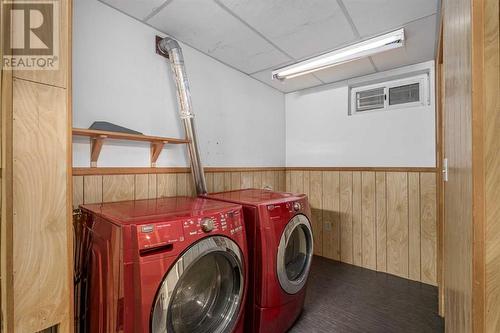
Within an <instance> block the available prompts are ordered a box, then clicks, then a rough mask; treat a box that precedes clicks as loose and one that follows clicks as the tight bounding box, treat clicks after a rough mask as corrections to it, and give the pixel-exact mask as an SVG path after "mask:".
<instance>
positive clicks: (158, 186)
mask: <svg viewBox="0 0 500 333" xmlns="http://www.w3.org/2000/svg"><path fill="white" fill-rule="evenodd" d="M205 175H206V181H207V187H208V191H209V192H222V191H229V190H238V189H241V188H252V187H254V188H270V189H274V190H277V191H285V168H205ZM182 195H188V196H192V195H194V186H193V184H192V178H191V175H190V171H189V169H188V168H137V169H135V170H134V168H81V169H78V168H75V169H74V176H73V207H78V205H80V204H83V203H85V204H88V203H100V202H110V201H121V200H134V199H148V198H161V197H169V196H182Z"/></svg>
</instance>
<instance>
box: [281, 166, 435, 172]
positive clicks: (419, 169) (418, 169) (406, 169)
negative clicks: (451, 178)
mask: <svg viewBox="0 0 500 333" xmlns="http://www.w3.org/2000/svg"><path fill="white" fill-rule="evenodd" d="M286 171H385V172H437V171H438V169H437V168H436V167H287V168H286Z"/></svg>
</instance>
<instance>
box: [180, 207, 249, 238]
mask: <svg viewBox="0 0 500 333" xmlns="http://www.w3.org/2000/svg"><path fill="white" fill-rule="evenodd" d="M242 223H243V221H242V217H241V212H240V211H239V210H236V211H227V212H223V213H217V214H213V215H209V216H204V217H198V218H195V219H189V220H185V221H184V222H183V228H184V235H185V236H186V237H190V236H191V237H197V236H200V235H204V234H210V233H229V234H230V235H234V234H236V233H238V232H242V231H243V226H242Z"/></svg>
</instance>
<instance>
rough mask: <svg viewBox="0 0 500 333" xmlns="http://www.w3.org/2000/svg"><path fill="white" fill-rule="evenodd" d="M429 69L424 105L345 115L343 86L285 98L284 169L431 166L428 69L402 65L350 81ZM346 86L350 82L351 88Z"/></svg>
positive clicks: (432, 139) (431, 114) (430, 66)
mask: <svg viewBox="0 0 500 333" xmlns="http://www.w3.org/2000/svg"><path fill="white" fill-rule="evenodd" d="M423 68H427V69H430V82H431V86H430V91H431V95H430V96H431V103H430V105H427V106H422V107H414V108H402V109H393V110H390V111H378V112H366V113H364V114H358V115H354V116H349V115H348V100H349V99H348V94H349V89H348V84H349V83H348V82H342V83H338V84H331V85H326V86H321V87H316V88H311V89H306V90H302V91H298V92H294V93H289V94H287V95H286V165H287V166H334V167H337V166H338V167H358V166H359V167H378V166H381V167H382V166H384V167H385V166H387V167H433V166H435V107H434V84H433V82H434V65H433V63H432V62H427V63H423V64H418V65H413V66H408V67H406V68H401V69H397V70H393V71H389V72H385V73H382V74H375V75H370V76H369V77H365V78H359V79H356V80H352V82H359V81H363V80H375V79H380V78H383V77H387V76H391V75H399V74H402V73H405V72H408V71H411V72H413V71H415V70H421V69H423ZM352 82H351V83H352Z"/></svg>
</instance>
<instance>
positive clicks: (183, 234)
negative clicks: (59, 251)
mask: <svg viewBox="0 0 500 333" xmlns="http://www.w3.org/2000/svg"><path fill="white" fill-rule="evenodd" d="M82 210H83V212H84V214H85V215H86V216H87V218H85V219H82V220H83V223H84V225H83V230H84V231H82V233H83V234H84V236H83V237H82V238H83V239H82V241H81V246H82V249H85V248H88V251H85V250H83V252H86V253H87V254H88V256H87V259H86V260H83V262H84V263H86V264H87V266H86V267H83V273H82V275H83V276H85V275H87V278H88V286H87V287H86V288H84V289H83V291H82V293H84V294H85V290H87V294H86V295H87V297H88V303H87V305H88V307H87V308H88V312H87V313H86V314H85V313H84V314H83V317H84V318H83V321H84V323H83V324H82V325H83V326H85V327H86V328H85V329H86V330H88V332H93V333H94V332H101V333H109V332H130V333H132V332H149V331H150V327H151V326H150V325H151V315H152V309H153V305H154V302H155V295H156V294H157V292H158V289H159V287H160V285H161V284H162V282H163V280H164V278H165V276H166V274H167V272H168V271H169V269H170V268H171V267H172V266H173V265H174V263H176V261H177V260H178V258H179V257H180V256H181V255H182V254H183V253H184V252H185V251H186V250H187V249H189V248H190V247H191V246H192V245H193V244H194V243H196V242H198V241H200V240H202V239H205V238H209V237H211V236H223V237H227V238H229V239H231V240H232V241H233V242H235V243H236V244H237V245H238V247H239V249H240V250H241V253H242V255H243V260H244V262H243V273H244V279H243V283H244V285H245V286H244V291H243V298H242V300H243V301H244V300H245V297H246V289H247V288H246V285H247V283H246V281H247V274H248V273H247V272H248V268H247V259H246V258H247V244H246V237H245V232H244V226H243V216H242V209H241V206H239V205H235V204H228V203H222V202H217V201H213V200H207V199H203V198H188V197H176V198H162V199H152V200H137V201H125V202H116V203H104V204H95V205H84V206H82ZM205 218H211V219H213V221H214V226H213V227H214V229H213V230H212V231H210V232H208V233H206V232H204V231H202V229H201V227H200V223H201V221H203V219H205ZM85 268H87V270H86V269H85ZM85 271H86V272H87V274H85ZM82 278H83V277H82ZM237 313H238V318H239V319H238V324H237V326H236V332H242V331H243V324H242V323H243V307H242V306H240V308H239V310H238V312H237ZM83 326H82V327H83Z"/></svg>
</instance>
